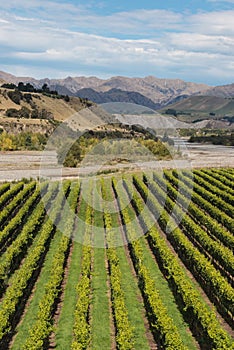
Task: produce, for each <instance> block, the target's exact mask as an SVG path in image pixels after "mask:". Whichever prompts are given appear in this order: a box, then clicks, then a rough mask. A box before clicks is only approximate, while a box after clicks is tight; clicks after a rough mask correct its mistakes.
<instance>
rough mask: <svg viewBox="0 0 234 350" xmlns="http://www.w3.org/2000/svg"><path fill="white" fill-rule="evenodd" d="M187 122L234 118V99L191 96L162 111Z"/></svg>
mask: <svg viewBox="0 0 234 350" xmlns="http://www.w3.org/2000/svg"><path fill="white" fill-rule="evenodd" d="M161 112H162V113H166V114H168V115H174V116H176V117H177V119H179V120H181V121H186V122H193V121H195V120H203V119H222V118H223V117H225V116H229V117H232V116H234V97H233V98H223V97H216V96H191V97H188V98H186V99H183V100H181V101H179V102H177V103H174V104H170V105H168V106H167V107H165V108H164V109H162V110H161Z"/></svg>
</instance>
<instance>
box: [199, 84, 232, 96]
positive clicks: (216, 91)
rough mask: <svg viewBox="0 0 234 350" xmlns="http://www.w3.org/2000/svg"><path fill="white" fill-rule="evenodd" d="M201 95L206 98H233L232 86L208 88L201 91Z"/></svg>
mask: <svg viewBox="0 0 234 350" xmlns="http://www.w3.org/2000/svg"><path fill="white" fill-rule="evenodd" d="M202 95H207V96H216V97H226V98H230V97H234V84H228V85H222V86H216V87H214V88H210V89H208V90H207V91H203V92H202Z"/></svg>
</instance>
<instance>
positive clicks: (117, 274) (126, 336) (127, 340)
mask: <svg viewBox="0 0 234 350" xmlns="http://www.w3.org/2000/svg"><path fill="white" fill-rule="evenodd" d="M101 191H102V197H103V200H104V201H108V193H107V190H106V187H105V184H104V182H102V184H101ZM103 220H104V227H105V231H106V241H107V259H108V264H109V271H110V284H111V297H112V306H113V311H114V319H115V324H116V333H117V334H116V342H117V346H118V349H126V350H127V349H129V350H130V349H133V330H132V326H131V324H130V322H129V319H128V311H127V308H126V305H125V300H124V294H123V291H122V287H121V271H120V267H119V259H118V256H117V252H116V249H115V248H114V246H115V244H116V237H115V231H114V230H113V229H112V218H111V215H110V213H108V211H107V208H104V210H103Z"/></svg>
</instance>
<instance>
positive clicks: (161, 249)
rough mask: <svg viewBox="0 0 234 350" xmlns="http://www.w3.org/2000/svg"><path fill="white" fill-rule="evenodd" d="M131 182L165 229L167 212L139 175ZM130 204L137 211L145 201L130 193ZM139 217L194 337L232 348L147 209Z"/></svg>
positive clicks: (225, 334) (217, 347) (141, 208)
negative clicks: (149, 192) (180, 303)
mask: <svg viewBox="0 0 234 350" xmlns="http://www.w3.org/2000/svg"><path fill="white" fill-rule="evenodd" d="M134 182H135V184H136V187H137V188H138V189H139V192H140V193H141V195H142V196H143V198H146V197H147V201H149V202H150V206H151V208H150V209H153V210H154V211H155V210H156V211H158V210H159V213H161V216H160V218H159V223H160V224H161V225H162V226H163V227H164V228H165V225H166V224H167V223H168V222H169V217H168V214H167V213H166V212H165V211H163V212H161V209H162V208H161V207H160V206H159V205H158V203H157V201H156V200H154V199H153V198H152V196H150V195H149V194H148V188H147V187H146V186H145V185H144V183H143V182H142V181H141V180H139V178H137V177H134ZM149 197H151V198H149ZM133 204H134V207H135V209H136V210H137V212H138V213H141V211H142V210H143V208H144V206H145V203H142V199H141V197H139V195H137V194H135V195H134V199H133ZM141 219H142V221H143V222H144V225H145V226H147V227H148V230H149V231H148V237H149V243H150V246H151V248H152V251H153V252H154V254H155V257H156V259H157V260H158V261H159V266H161V267H162V269H163V271H164V274H165V276H166V278H167V279H168V280H169V281H170V282H171V284H172V286H173V291H174V292H175V295H176V296H177V297H179V298H180V300H181V301H182V302H183V305H184V306H183V313H184V314H185V317H186V318H187V319H188V320H189V321H190V322H191V320H192V322H191V323H190V326H191V328H192V330H193V331H194V332H195V334H196V335H197V338H198V340H199V341H200V342H202V339H204V337H205V338H206V339H207V341H208V342H209V344H210V346H211V347H212V349H226V350H228V349H233V348H234V344H233V342H232V340H231V339H230V337H229V335H228V334H227V333H226V332H225V331H224V330H223V329H222V327H221V326H220V324H219V322H218V320H217V318H216V314H215V313H214V312H213V311H212V310H210V309H209V308H208V306H207V305H206V303H205V302H204V301H203V299H202V298H201V296H200V294H199V292H198V291H197V290H196V289H195V287H194V286H193V284H192V283H191V281H190V280H189V278H188V277H187V276H186V274H185V272H184V270H183V268H182V267H181V265H180V263H179V260H178V258H177V257H176V256H175V255H174V254H173V253H172V252H171V250H170V248H169V247H168V246H167V244H166V242H165V240H164V239H163V238H162V237H161V236H160V234H159V233H158V231H157V229H156V226H152V217H151V215H150V214H149V213H148V215H147V212H146V211H144V217H143V216H141ZM172 234H173V233H172ZM173 236H174V234H173ZM180 247H181V245H180ZM197 333H198V334H197Z"/></svg>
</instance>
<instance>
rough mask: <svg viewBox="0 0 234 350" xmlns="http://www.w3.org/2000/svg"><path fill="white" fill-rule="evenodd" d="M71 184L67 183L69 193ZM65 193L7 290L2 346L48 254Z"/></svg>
mask: <svg viewBox="0 0 234 350" xmlns="http://www.w3.org/2000/svg"><path fill="white" fill-rule="evenodd" d="M69 186H70V183H68V182H67V191H68V189H69ZM63 201H64V193H63V192H60V193H59V195H58V197H57V198H56V200H55V203H54V207H53V209H52V211H51V212H50V218H48V219H47V221H46V223H45V224H44V225H43V227H42V229H41V232H40V234H39V237H38V240H36V242H35V245H33V247H32V249H31V250H30V252H29V254H28V255H27V257H26V258H25V261H24V263H23V265H22V266H21V268H20V269H19V270H17V271H16V272H15V274H14V275H13V276H12V279H11V283H10V286H9V287H8V289H7V290H6V293H5V295H4V298H3V300H2V303H1V307H0V345H1V344H3V347H4V342H5V340H6V337H7V336H9V334H10V331H11V329H12V326H13V318H14V315H15V313H16V311H17V307H18V306H19V304H20V302H21V301H22V300H23V299H24V298H25V294H26V295H28V292H29V290H28V286H29V284H30V281H31V280H32V277H33V274H34V272H35V270H37V268H38V264H39V262H40V260H41V259H42V258H43V256H44V255H45V253H46V246H47V245H48V243H49V241H50V239H51V238H52V234H53V232H54V225H53V222H54V221H55V220H56V218H57V217H59V215H60V211H61V209H62V206H63Z"/></svg>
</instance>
